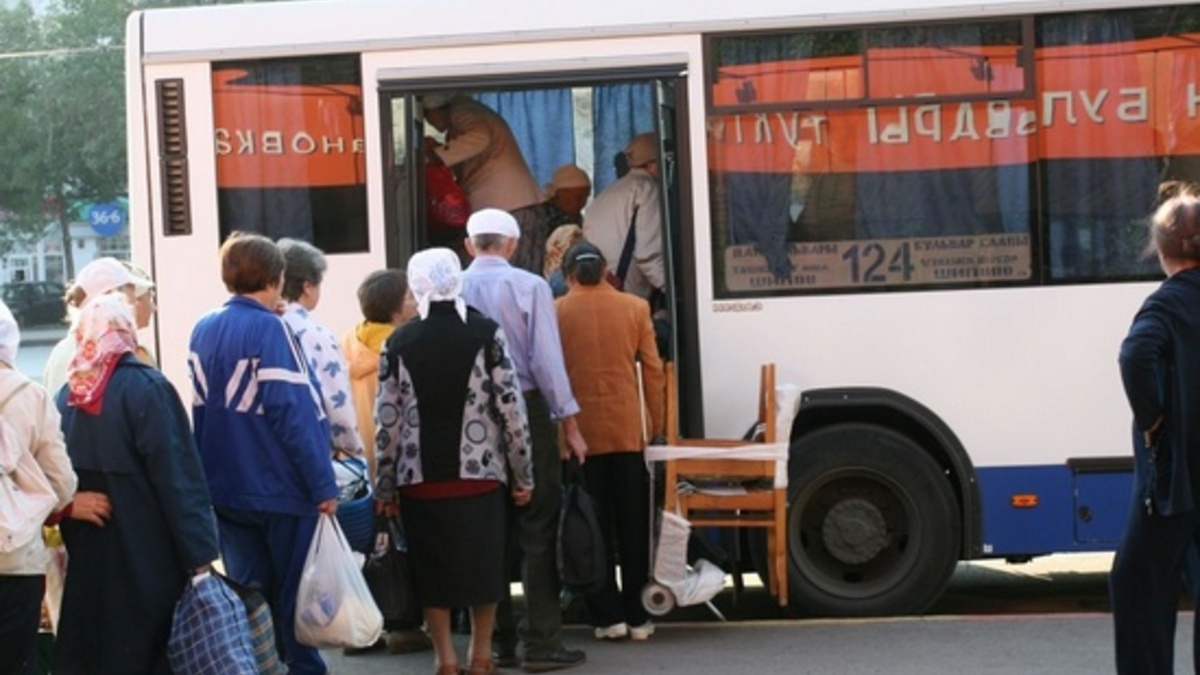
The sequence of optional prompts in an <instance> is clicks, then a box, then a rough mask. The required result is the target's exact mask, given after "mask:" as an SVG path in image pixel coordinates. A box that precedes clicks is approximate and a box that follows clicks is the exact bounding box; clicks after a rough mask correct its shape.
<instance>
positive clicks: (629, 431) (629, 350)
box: [555, 241, 666, 640]
mask: <svg viewBox="0 0 1200 675" xmlns="http://www.w3.org/2000/svg"><path fill="white" fill-rule="evenodd" d="M606 268H607V265H606V262H605V260H604V255H603V254H602V253H600V249H598V248H596V246H594V245H593V244H590V243H588V242H586V241H584V242H580V243H578V244H576V245H574V246H572V247H571V249H570V250H568V251H567V255H566V258H565V259H564V262H563V269H564V271H565V272H566V275H567V286H568V288H569V290H568V292H567V294H566V295H565V296H563V297H561V298H559V299H558V300H557V301H556V303H555V306H556V308H557V312H558V327H559V333H560V335H561V339H562V345H563V358H564V360H565V361H566V364H567V375H568V377H569V378H570V380H571V389H572V391H574V392H575V397H576V400H578V401H579V406H580V409H581V412H580V414H579V427H580V430H581V431H582V433H583V437H584V440H586V441H587V445H588V459H587V463H585V464H584V465H583V470H584V478H585V480H586V481H587V486H588V492H589V493H591V495H592V497H593V498H594V499H595V501H596V507H597V511H598V516H599V518H600V527H601V529H602V530H603V531H604V532H606V533H609V538H610V541H609V542H608V554H609V562H608V567H609V573H608V579H607V581H606V583H605V587H604V589H602V590H600V591H598V592H596V593H591V594H589V595H587V596H586V598H585V599H586V601H587V607H588V613H589V614H590V617H591V622H592V626H593V628H594V631H595V635H596V638H597V639H601V640H618V639H622V638H625V637H629V638H632V639H634V640H645V639H648V638H649V637H650V636H651V635H653V633H654V624H652V623H651V622H650V615H649V614H647V612H646V610H645V608H644V607H642V602H641V591H642V586H643V585H644V584H645V583H646V581H647V579H648V578H649V576H648V575H649V566H650V503H649V500H650V482H649V474H648V473H647V470H646V463H645V457H644V454H643V453H644V451H645V448H646V442H647V440H648V439H650V438H653V437H656V436H661V435H662V434H663V430H664V419H663V418H664V413H665V411H664V400H665V394H666V392H665V376H664V374H663V365H662V361H661V360H660V359H659V356H658V348H657V347H656V346H655V342H654V325H653V323H652V322H651V319H650V305H649V304H648V303H647V302H646V301H645V300H643V299H642V298H639V297H637V296H635V295H632V294H629V293H622V292H620V291H618V290H617V289H616V288H614V287H613V286H612V285H610V284H609V283H608V282H606V281H605V272H606ZM639 361H640V362H641V369H642V382H641V385H642V387H643V390H642V392H639V391H638V385H639V382H638V375H637V367H638V362H639ZM643 400H644V401H645V407H644V408H643V404H642V402H643ZM615 552H619V557H620V559H621V590H618V589H617V581H616V565H615V562H614V558H615V556H614V555H613V554H614V553H615Z"/></svg>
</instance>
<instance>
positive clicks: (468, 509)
mask: <svg viewBox="0 0 1200 675" xmlns="http://www.w3.org/2000/svg"><path fill="white" fill-rule="evenodd" d="M506 497H507V491H506V490H505V489H504V486H499V487H498V488H497V489H495V490H489V491H488V492H484V493H482V494H478V495H471V496H469V497H448V498H445V499H414V498H412V497H405V496H404V495H403V494H401V497H400V517H401V519H402V520H403V522H404V530H405V533H406V534H407V535H408V549H409V559H410V560H411V562H412V574H413V581H414V583H415V584H416V588H417V599H418V600H420V602H421V606H422V607H447V608H449V607H474V606H475V605H486V604H489V603H493V602H499V601H500V598H501V597H502V596H503V592H504V583H505V574H504V572H505V570H504V527H505V513H506V503H505V500H506Z"/></svg>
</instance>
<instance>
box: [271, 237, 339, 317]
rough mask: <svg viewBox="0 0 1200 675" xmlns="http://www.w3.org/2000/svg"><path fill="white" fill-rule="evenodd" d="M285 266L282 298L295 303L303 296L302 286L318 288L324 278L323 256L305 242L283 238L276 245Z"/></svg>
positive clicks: (318, 250) (325, 265) (319, 251)
mask: <svg viewBox="0 0 1200 675" xmlns="http://www.w3.org/2000/svg"><path fill="white" fill-rule="evenodd" d="M278 246H279V250H280V251H282V252H283V259H284V260H285V261H286V263H287V266H286V267H285V268H284V270H283V297H284V299H286V300H289V301H292V302H295V301H296V300H299V299H300V296H302V295H304V284H306V283H309V284H312V285H313V286H320V285H321V280H322V279H324V278H325V270H326V269H327V268H328V265H327V264H326V263H325V254H324V253H323V252H322V251H321V249H319V248H317V247H316V246H313V245H312V244H310V243H308V242H307V241H300V240H299V239H289V238H286V237H285V238H283V239H280V240H279V243H278Z"/></svg>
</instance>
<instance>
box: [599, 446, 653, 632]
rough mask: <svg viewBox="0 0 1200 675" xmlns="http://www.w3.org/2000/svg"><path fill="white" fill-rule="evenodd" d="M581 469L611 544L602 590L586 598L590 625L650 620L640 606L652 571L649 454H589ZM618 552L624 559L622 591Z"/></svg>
mask: <svg viewBox="0 0 1200 675" xmlns="http://www.w3.org/2000/svg"><path fill="white" fill-rule="evenodd" d="M583 473H584V478H585V479H586V480H587V491H588V494H590V495H591V496H592V499H594V500H595V502H596V509H597V516H599V519H600V527H601V528H602V529H603V531H604V532H605V534H606V535H607V544H608V551H607V553H608V578H607V579H606V580H605V582H604V589H603V590H601V591H597V592H596V593H590V594H588V595H587V596H586V598H585V599H586V600H587V608H588V613H589V614H590V615H591V620H592V625H593V626H611V625H613V624H616V623H621V622H625V623H628V624H629V625H631V626H640V625H642V624H644V623H646V622H647V621H649V620H650V615H649V614H648V613H647V612H646V609H645V608H644V607H643V606H642V587H643V586H645V585H646V582H647V581H648V580H649V575H650V476H649V474H648V473H647V471H646V460H645V456H644V455H643V454H642V453H640V452H615V453H612V454H606V455H593V456H589V457H588V459H587V462H586V463H585V464H584V465H583ZM617 556H620V560H621V588H620V590H618V589H617V573H616V564H617Z"/></svg>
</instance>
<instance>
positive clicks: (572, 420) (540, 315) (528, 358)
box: [463, 209, 587, 672]
mask: <svg viewBox="0 0 1200 675" xmlns="http://www.w3.org/2000/svg"><path fill="white" fill-rule="evenodd" d="M467 235H468V238H467V242H466V244H467V250H468V251H469V252H470V253H471V255H472V256H473V257H474V258H475V260H474V262H472V263H471V266H470V267H468V268H467V271H466V272H465V273H464V274H463V285H464V288H463V298H464V299H466V301H467V304H468V305H470V306H472V307H474V308H475V309H477V310H479V311H480V312H482V313H483V314H484V315H485V316H487V317H489V318H490V319H492V320H493V321H495V322H497V323H499V324H500V327H501V328H503V329H504V334H505V336H506V337H507V338H508V344H509V349H510V354H509V355H510V357H511V358H512V360H513V365H514V367H515V369H516V371H517V378H518V379H519V380H520V383H521V390H522V391H523V392H524V394H525V406H526V409H527V411H528V414H529V430H530V434H531V436H532V438H533V464H534V475H535V476H536V479H537V487H536V488H535V489H534V491H533V499H532V500H531V501H530V503H529V505H528V506H525V507H521V508H520V509H519V510H517V512H516V518H515V520H514V522H513V523H512V525H513V529H515V534H516V541H517V542H518V543H519V544H520V546H521V550H522V551H524V553H525V569H524V575H523V581H524V585H525V604H526V616H525V620H524V621H523V622H522V624H521V627H520V640H521V642H523V643H524V647H525V650H524V664H523V665H524V668H525V670H526V671H527V672H546V671H550V670H559V669H561V668H569V667H571V666H575V665H579V664H580V663H583V662H584V660H586V656H585V655H584V653H583V651H582V650H578V649H567V648H566V647H565V646H564V645H563V643H562V637H561V629H562V611H561V610H560V609H559V604H558V569H557V562H556V558H555V552H556V548H557V546H556V544H557V542H556V538H557V535H558V532H557V529H558V512H559V489H560V487H561V483H562V466H561V464H560V461H559V460H560V457H559V451H558V437H557V433H556V430H555V426H554V423H555V422H561V423H562V426H563V433H564V434H565V436H566V451H565V452H566V456H569V455H575V456H576V457H577V458H578V459H579V461H580V462H582V461H583V459H584V457H585V456H586V454H587V444H586V443H585V442H584V440H583V435H582V434H581V433H580V431H579V424H578V420H577V419H576V415H577V414H578V413H579V404H578V403H576V402H575V396H574V395H573V394H572V393H571V384H570V382H569V381H568V379H567V370H566V366H565V365H564V363H563V356H562V342H561V341H560V340H559V336H558V319H557V317H556V314H555V310H554V298H553V295H552V293H551V291H550V285H549V284H547V283H546V281H545V280H544V279H542V278H541V277H539V276H537V275H535V274H532V273H530V272H527V271H525V270H522V269H519V268H516V267H513V266H512V265H510V264H509V262H508V259H509V257H510V256H511V255H512V254H513V252H514V251H515V250H516V248H517V240H518V239H519V238H520V236H521V230H520V227H519V226H518V225H517V221H516V219H514V218H513V217H512V216H511V215H510V214H509V213H507V212H506V211H501V210H499V209H483V210H481V211H477V212H475V213H474V214H472V215H471V218H470V219H469V220H468V221H467ZM563 458H564V459H565V456H564V457H563ZM517 637H518V631H517V627H516V621H515V619H514V617H513V613H512V599H511V598H506V599H505V600H503V601H502V602H501V603H500V608H499V612H498V615H497V617H496V638H495V642H494V644H495V650H494V651H495V658H496V662H497V665H499V666H501V667H513V666H516V665H517V658H516V646H517V645H516V643H517Z"/></svg>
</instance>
